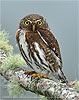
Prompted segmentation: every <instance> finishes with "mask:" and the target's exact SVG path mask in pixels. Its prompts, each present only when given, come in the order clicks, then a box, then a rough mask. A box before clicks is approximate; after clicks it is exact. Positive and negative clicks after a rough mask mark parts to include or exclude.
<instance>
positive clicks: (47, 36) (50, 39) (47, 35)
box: [39, 29, 62, 63]
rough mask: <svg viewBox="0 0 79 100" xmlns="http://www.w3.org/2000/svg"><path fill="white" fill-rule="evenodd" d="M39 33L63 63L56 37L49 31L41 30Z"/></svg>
mask: <svg viewBox="0 0 79 100" xmlns="http://www.w3.org/2000/svg"><path fill="white" fill-rule="evenodd" d="M39 32H40V34H41V36H42V37H43V39H44V40H45V41H46V42H47V44H48V46H49V48H50V49H51V50H53V51H54V53H55V54H56V56H58V57H59V58H60V61H61V63H62V58H61V53H60V49H59V45H58V42H57V40H56V38H55V37H54V35H53V34H52V33H51V32H50V31H49V30H43V29H40V30H39ZM54 48H55V50H54Z"/></svg>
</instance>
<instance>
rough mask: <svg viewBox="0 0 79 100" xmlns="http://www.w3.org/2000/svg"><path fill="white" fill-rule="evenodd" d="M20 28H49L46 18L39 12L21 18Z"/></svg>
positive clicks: (31, 29) (32, 29)
mask: <svg viewBox="0 0 79 100" xmlns="http://www.w3.org/2000/svg"><path fill="white" fill-rule="evenodd" d="M19 28H20V29H23V30H29V31H33V32H35V31H37V30H39V29H43V30H44V29H47V30H49V27H48V23H47V22H46V19H45V18H44V17H42V16H40V15H38V14H30V15H27V16H25V17H24V18H23V19H21V21H20V24H19Z"/></svg>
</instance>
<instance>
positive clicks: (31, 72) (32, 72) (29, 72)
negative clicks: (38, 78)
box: [24, 71, 36, 75]
mask: <svg viewBox="0 0 79 100" xmlns="http://www.w3.org/2000/svg"><path fill="white" fill-rule="evenodd" d="M34 73H36V72H35V71H26V72H25V73H24V74H25V75H32V74H34Z"/></svg>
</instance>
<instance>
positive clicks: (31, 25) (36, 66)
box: [16, 14, 68, 83]
mask: <svg viewBox="0 0 79 100" xmlns="http://www.w3.org/2000/svg"><path fill="white" fill-rule="evenodd" d="M16 40H17V43H18V46H19V49H20V52H21V55H22V56H23V58H24V60H25V61H26V63H27V65H28V66H29V67H31V68H32V70H34V71H35V72H36V73H42V74H44V75H46V76H48V75H50V74H51V75H53V77H55V78H56V79H57V80H61V82H63V83H68V81H67V79H66V77H65V75H64V73H63V70H62V67H63V66H62V58H61V53H60V49H59V45H58V42H57V40H56V38H55V37H54V35H53V34H52V32H51V31H50V28H49V26H48V23H47V22H46V19H45V18H44V17H42V16H40V15H38V14H30V15H27V16H25V17H24V18H22V19H21V21H20V23H19V28H18V30H17V32H16Z"/></svg>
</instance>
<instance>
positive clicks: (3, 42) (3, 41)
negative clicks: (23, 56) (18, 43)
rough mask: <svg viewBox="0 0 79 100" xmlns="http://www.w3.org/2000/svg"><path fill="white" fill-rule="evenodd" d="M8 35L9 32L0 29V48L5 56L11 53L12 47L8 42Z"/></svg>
mask: <svg viewBox="0 0 79 100" xmlns="http://www.w3.org/2000/svg"><path fill="white" fill-rule="evenodd" d="M8 36H9V34H8V33H7V32H6V31H4V30H2V31H0V50H1V51H3V52H5V53H6V55H7V56H9V54H12V51H13V47H12V46H11V45H9V44H8V43H9V40H8Z"/></svg>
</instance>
